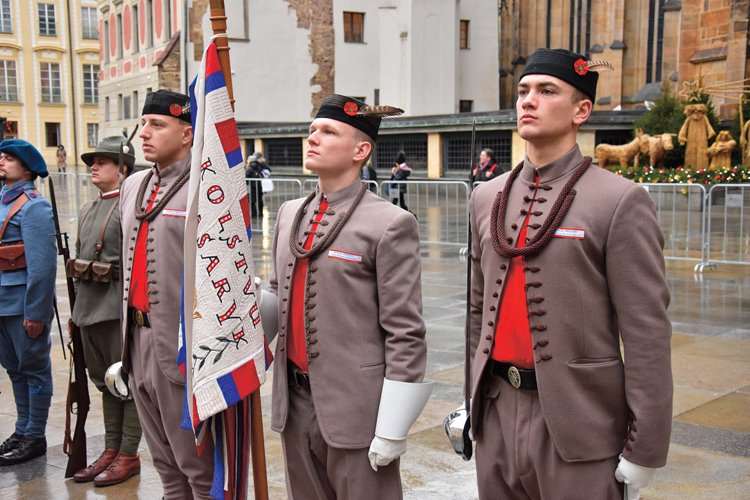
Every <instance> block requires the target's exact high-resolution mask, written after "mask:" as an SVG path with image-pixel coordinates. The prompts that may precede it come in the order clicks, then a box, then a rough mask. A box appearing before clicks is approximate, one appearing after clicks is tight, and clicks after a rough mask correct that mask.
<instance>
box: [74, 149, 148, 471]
mask: <svg viewBox="0 0 750 500" xmlns="http://www.w3.org/2000/svg"><path fill="white" fill-rule="evenodd" d="M121 147H123V148H127V151H128V152H123V153H122V158H123V165H122V167H123V170H124V171H123V172H122V173H121V172H120V166H119V165H118V163H119V160H120V148H121ZM81 160H83V162H84V163H85V164H86V165H88V167H89V168H90V169H91V182H92V183H93V184H94V185H95V186H96V187H97V188H98V189H99V197H98V198H97V199H96V200H94V201H91V202H89V203H86V204H85V205H84V206H83V208H82V209H81V216H80V217H79V219H78V240H77V241H76V258H75V259H74V260H73V261H72V262H71V263H72V264H73V266H72V269H70V268H69V269H68V272H69V275H70V274H72V277H73V278H75V279H76V280H77V282H78V287H77V300H76V303H75V307H74V308H73V314H72V320H71V321H72V322H73V323H75V324H76V325H78V326H79V327H80V330H81V340H82V341H83V355H84V358H85V360H86V369H87V371H88V374H89V377H90V378H91V381H92V382H94V385H96V388H97V389H99V391H100V392H101V393H102V413H103V414H104V451H103V452H102V454H101V455H100V456H99V458H97V459H96V460H95V461H94V462H93V463H92V464H91V465H89V466H88V467H86V468H84V469H81V470H79V471H77V472H76V473H75V474H74V475H73V480H74V481H75V482H77V483H85V482H88V481H94V484H95V485H96V486H109V485H113V484H118V483H121V482H123V481H125V480H126V479H128V478H129V477H131V476H133V475H136V474H138V473H139V472H140V470H141V462H140V459H139V457H138V444H139V443H140V442H141V434H142V431H141V424H140V422H139V421H138V412H137V411H136V408H135V403H134V402H133V400H132V399H130V400H122V399H120V398H118V397H116V396H115V395H114V394H112V393H110V392H109V390H108V389H107V386H106V384H105V382H104V377H105V372H106V371H107V368H109V367H110V366H111V365H113V364H114V363H117V362H118V361H120V359H122V332H121V329H120V308H121V304H122V300H121V299H122V285H121V284H120V279H119V278H120V276H119V275H120V271H119V269H118V265H119V263H120V251H121V250H122V242H121V241H120V183H121V181H122V179H124V177H126V176H127V175H129V174H130V172H132V170H133V165H134V164H135V156H133V146H132V144H129V143H128V142H127V139H126V138H124V137H122V136H113V137H105V138H104V139H103V140H102V141H101V142H100V143H99V144H98V145H97V146H96V150H95V151H92V152H90V153H84V154H82V155H81Z"/></svg>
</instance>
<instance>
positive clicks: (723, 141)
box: [706, 130, 737, 170]
mask: <svg viewBox="0 0 750 500" xmlns="http://www.w3.org/2000/svg"><path fill="white" fill-rule="evenodd" d="M735 147H737V141H735V140H734V139H732V136H731V135H730V134H729V132H727V131H726V130H722V131H721V132H719V135H718V136H716V140H715V141H714V143H713V144H711V147H710V148H708V151H706V154H707V155H708V157H709V158H710V159H711V163H710V164H709V165H708V169H709V170H718V169H720V168H729V167H731V166H732V151H734V148H735Z"/></svg>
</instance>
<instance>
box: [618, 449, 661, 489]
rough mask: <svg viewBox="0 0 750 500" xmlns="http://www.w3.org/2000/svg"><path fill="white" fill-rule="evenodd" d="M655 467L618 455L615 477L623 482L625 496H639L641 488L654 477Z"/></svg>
mask: <svg viewBox="0 0 750 500" xmlns="http://www.w3.org/2000/svg"><path fill="white" fill-rule="evenodd" d="M655 472H656V469H653V468H651V467H644V466H642V465H638V464H634V463H633V462H629V461H628V460H626V459H625V458H624V457H623V456H622V455H620V463H619V464H617V470H615V479H617V480H618V481H620V482H621V483H625V498H627V499H628V500H638V499H639V498H641V488H644V487H645V486H646V485H647V484H648V483H649V482H650V481H651V479H653V477H654V473H655Z"/></svg>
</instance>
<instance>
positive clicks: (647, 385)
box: [468, 147, 672, 467]
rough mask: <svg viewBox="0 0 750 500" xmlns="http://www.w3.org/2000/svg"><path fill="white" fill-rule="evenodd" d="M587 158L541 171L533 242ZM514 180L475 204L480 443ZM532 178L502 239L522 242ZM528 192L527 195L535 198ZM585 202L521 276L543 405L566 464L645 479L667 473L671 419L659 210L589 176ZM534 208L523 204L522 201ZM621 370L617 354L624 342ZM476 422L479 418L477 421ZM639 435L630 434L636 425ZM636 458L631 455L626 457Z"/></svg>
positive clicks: (525, 181) (522, 181)
mask: <svg viewBox="0 0 750 500" xmlns="http://www.w3.org/2000/svg"><path fill="white" fill-rule="evenodd" d="M582 160H583V158H582V157H581V154H580V152H579V150H578V147H575V148H574V149H573V150H572V151H571V152H570V153H568V155H566V157H564V158H563V159H561V160H558V161H555V162H553V163H552V164H550V165H546V166H543V167H540V168H539V169H538V173H539V176H540V179H541V184H542V185H546V186H549V187H551V189H549V190H540V191H539V194H538V197H537V199H538V200H539V198H543V199H546V200H547V201H545V202H542V201H538V202H537V203H535V204H534V208H533V213H532V216H531V219H530V221H529V232H528V238H533V237H534V236H535V235H536V233H537V232H538V231H539V227H538V226H534V224H541V223H542V222H544V220H545V219H546V217H547V216H548V214H549V210H550V209H551V205H552V204H553V202H554V201H555V200H556V199H557V197H558V194H559V193H560V189H561V188H562V186H563V185H564V184H565V183H566V181H567V180H568V179H569V178H570V175H571V174H572V171H573V170H574V169H575V167H576V166H578V165H579V164H580V163H581V161H582ZM508 176H509V174H504V175H502V176H501V177H499V178H497V179H495V180H492V181H489V182H488V183H486V184H484V185H482V186H480V187H479V188H477V190H476V191H475V192H474V195H473V197H472V199H471V207H470V210H471V227H472V234H473V235H474V238H473V244H472V259H473V260H472V266H473V267H472V270H473V273H472V281H471V327H470V328H471V330H470V331H471V347H470V352H471V353H472V360H471V380H470V381H468V383H470V391H471V392H470V394H471V396H472V411H471V414H472V416H473V417H474V418H473V419H472V424H473V425H475V426H476V428H475V429H474V431H475V435H477V439H481V436H482V433H483V432H491V431H490V430H488V429H482V428H481V426H479V423H480V422H481V416H480V415H482V413H481V412H482V411H483V403H484V402H483V394H482V391H481V390H480V385H481V383H482V379H483V377H487V376H488V375H487V372H486V371H485V366H486V364H487V360H488V359H489V357H490V354H491V352H492V344H493V339H494V335H495V322H496V321H497V315H498V311H497V310H496V308H497V306H498V304H499V298H500V297H502V294H503V289H504V286H505V278H506V274H507V272H508V267H509V260H508V259H506V258H503V257H500V256H499V255H498V254H497V253H496V252H495V250H494V249H493V246H492V240H491V236H490V213H491V209H492V203H493V201H494V200H495V196H496V195H497V193H498V192H500V191H501V190H502V189H503V187H504V185H505V182H506V180H507V179H508ZM533 185H534V167H533V166H532V165H530V164H529V163H528V161H527V162H526V163H525V164H524V167H523V171H522V173H521V175H520V176H519V177H518V179H517V180H516V181H515V183H514V185H513V188H512V190H511V194H510V202H509V205H508V209H507V215H506V219H505V231H506V234H507V235H508V236H509V237H512V239H513V242H512V243H513V244H515V240H516V239H517V237H518V234H519V231H520V228H521V226H522V224H523V220H524V217H525V215H524V214H522V213H521V210H522V209H524V208H528V204H529V197H531V195H532V194H533V189H534V188H533ZM530 187H531V190H530ZM574 189H575V191H576V192H577V195H576V197H575V201H574V202H573V204H572V206H571V208H570V211H569V212H568V213H567V215H566V216H565V218H564V219H563V221H562V224H561V228H563V229H564V228H568V229H573V231H572V233H568V236H570V235H571V234H573V235H575V236H576V237H567V238H566V237H554V238H552V240H551V241H550V243H549V244H548V246H547V247H545V248H544V249H543V250H542V251H541V252H540V253H539V254H538V255H536V256H534V257H531V258H529V259H528V260H527V262H526V264H525V274H526V286H527V297H528V299H529V301H531V299H532V298H538V299H541V300H540V301H538V302H531V303H530V304H529V306H528V308H529V322H530V326H531V334H532V342H533V347H534V356H535V370H536V377H537V383H538V391H539V401H540V403H541V408H542V413H543V416H544V420H545V422H546V424H547V427H548V429H549V433H550V435H551V437H552V440H553V442H554V445H555V449H556V450H557V452H558V454H559V455H560V456H561V457H562V458H563V460H565V461H592V460H601V459H605V458H611V457H615V456H617V454H619V453H620V452H621V451H622V450H623V442H624V440H626V439H627V447H626V450H625V451H624V456H625V458H626V459H628V460H630V461H632V462H634V463H637V464H639V465H643V466H647V467H661V466H663V465H664V464H665V462H666V457H667V449H668V447H669V436H670V429H671V418H672V373H671V365H670V337H671V325H670V321H669V319H668V317H667V313H666V311H667V305H668V304H669V289H668V287H667V283H666V278H665V266H664V257H663V254H662V248H663V244H664V237H663V235H662V232H661V230H660V228H659V224H658V221H657V220H656V214H655V210H654V204H653V202H652V200H651V198H650V197H649V195H648V192H646V190H645V189H643V188H642V187H641V186H639V185H637V184H635V183H633V182H631V181H629V180H625V179H623V178H622V177H618V176H616V175H614V174H612V173H610V172H607V171H605V170H603V169H600V168H597V167H595V166H591V167H589V168H588V170H587V171H586V173H585V174H584V175H583V176H582V177H581V178H580V179H579V180H578V182H577V183H576V185H575V186H574ZM524 197H526V199H525V198H524ZM621 340H622V344H623V346H624V359H625V361H624V362H623V357H622V356H621V354H620V341H621ZM478 416H479V417H478ZM630 416H634V417H635V419H636V421H637V424H635V425H632V426H631V427H629V425H628V421H629V417H630ZM628 448H630V449H629V450H628Z"/></svg>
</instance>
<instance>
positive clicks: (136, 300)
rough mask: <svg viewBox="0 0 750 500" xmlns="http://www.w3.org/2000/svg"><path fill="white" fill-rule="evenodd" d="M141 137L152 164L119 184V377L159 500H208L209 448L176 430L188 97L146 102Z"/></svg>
mask: <svg viewBox="0 0 750 500" xmlns="http://www.w3.org/2000/svg"><path fill="white" fill-rule="evenodd" d="M139 136H140V138H141V140H142V141H143V155H144V156H145V158H146V160H148V161H150V162H154V165H153V166H152V167H151V168H150V169H148V170H145V171H141V172H137V173H135V174H133V175H132V176H130V177H129V178H128V179H127V180H126V181H125V182H124V183H123V185H122V189H121V195H120V198H121V200H120V218H121V220H122V246H123V248H122V262H123V266H124V269H123V275H124V283H123V284H124V290H123V291H124V297H123V303H122V317H123V318H126V321H123V338H124V342H123V357H122V365H123V370H124V371H125V372H127V373H128V374H129V375H130V390H131V392H132V393H133V399H135V404H136V407H137V408H138V416H139V417H140V419H141V425H142V426H143V434H144V436H145V437H146V442H147V443H148V448H149V451H150V452H151V456H152V457H153V460H154V466H155V467H156V470H157V471H158V472H159V476H160V477H161V481H162V485H163V487H164V498H165V499H167V500H169V499H187V498H206V499H207V498H210V495H209V490H210V489H211V480H212V476H213V449H212V447H209V448H211V449H206V450H204V452H203V454H202V455H201V456H200V457H199V456H198V454H197V451H196V447H195V436H194V434H193V433H192V431H188V430H184V429H182V428H181V427H180V423H181V422H182V410H183V406H184V391H185V379H184V378H183V376H182V374H181V373H180V371H179V369H178V367H177V349H178V342H179V340H178V339H179V337H178V335H179V322H180V303H181V297H182V267H183V266H182V255H183V236H184V233H185V206H186V203H187V192H188V186H187V181H188V177H189V173H190V146H191V144H192V141H193V129H192V127H191V125H190V106H189V99H188V97H187V96H186V95H183V94H178V93H176V92H171V91H167V90H159V91H157V92H152V93H150V94H148V95H147V96H146V102H145V104H144V105H143V116H142V118H141V131H140V132H139Z"/></svg>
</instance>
